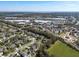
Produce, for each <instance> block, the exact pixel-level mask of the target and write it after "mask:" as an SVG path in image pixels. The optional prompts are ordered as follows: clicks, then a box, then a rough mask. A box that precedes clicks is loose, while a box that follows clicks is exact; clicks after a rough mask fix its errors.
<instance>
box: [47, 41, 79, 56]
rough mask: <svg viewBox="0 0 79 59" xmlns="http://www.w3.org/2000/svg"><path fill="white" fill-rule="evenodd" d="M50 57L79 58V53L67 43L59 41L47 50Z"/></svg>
mask: <svg viewBox="0 0 79 59" xmlns="http://www.w3.org/2000/svg"><path fill="white" fill-rule="evenodd" d="M47 52H48V54H49V56H58V57H77V56H78V57H79V52H78V51H76V50H75V49H73V48H71V47H69V46H67V45H66V44H65V43H63V42H61V41H59V40H57V41H56V42H55V44H53V45H51V47H50V48H48V50H47Z"/></svg>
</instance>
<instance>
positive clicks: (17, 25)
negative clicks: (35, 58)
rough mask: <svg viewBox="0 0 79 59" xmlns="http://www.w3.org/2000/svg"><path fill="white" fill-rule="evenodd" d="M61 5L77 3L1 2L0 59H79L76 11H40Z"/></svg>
mask: <svg viewBox="0 0 79 59" xmlns="http://www.w3.org/2000/svg"><path fill="white" fill-rule="evenodd" d="M8 3H9V4H8ZM19 3H20V4H22V5H19ZM52 3H53V4H52ZM62 3H66V4H64V5H65V6H66V7H67V6H70V7H71V4H70V3H72V5H73V6H75V5H76V4H78V3H79V2H74V3H73V2H44V1H43V2H0V8H1V9H0V11H1V12H0V57H79V11H78V10H76V9H77V8H76V7H75V9H74V8H71V9H70V8H69V10H68V9H62V8H61V9H58V10H57V9H56V10H55V9H54V10H53V12H52V10H50V8H49V9H47V8H45V9H44V8H43V7H47V5H48V6H49V7H51V5H54V6H52V7H51V8H52V9H53V8H54V7H55V4H59V5H60V6H61V5H62ZM67 3H68V4H67ZM3 4H4V5H3ZM1 5H2V6H1ZM14 5H15V6H16V8H15V6H14ZM18 5H19V6H18ZM23 5H24V7H26V8H25V9H24V7H23ZM4 6H7V7H4ZM20 6H21V8H19V7H20ZM27 6H28V7H27ZM31 6H32V7H31ZM36 6H38V7H36ZM41 6H42V7H41ZM57 6H58V5H56V7H57ZM76 6H77V5H76ZM11 7H12V9H10V8H11ZM22 7H23V9H22ZM33 7H34V9H33ZM66 7H63V8H66ZM77 7H78V6H77ZM14 8H15V9H14ZM27 8H28V9H27ZM31 8H32V9H31ZM42 8H43V9H42ZM58 8H59V6H58ZM30 9H31V10H30ZM39 9H40V10H39ZM72 9H73V10H72ZM25 10H27V11H28V10H30V11H28V12H27V11H25ZM63 10H64V11H63ZM70 10H71V11H70ZM12 11H13V12H12ZM23 11H24V12H23Z"/></svg>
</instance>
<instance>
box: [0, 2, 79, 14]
mask: <svg viewBox="0 0 79 59" xmlns="http://www.w3.org/2000/svg"><path fill="white" fill-rule="evenodd" d="M1 11H3V12H6V11H8V12H9V11H14V12H20V11H21V12H59V11H61V12H62V11H79V1H0V12H1Z"/></svg>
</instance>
